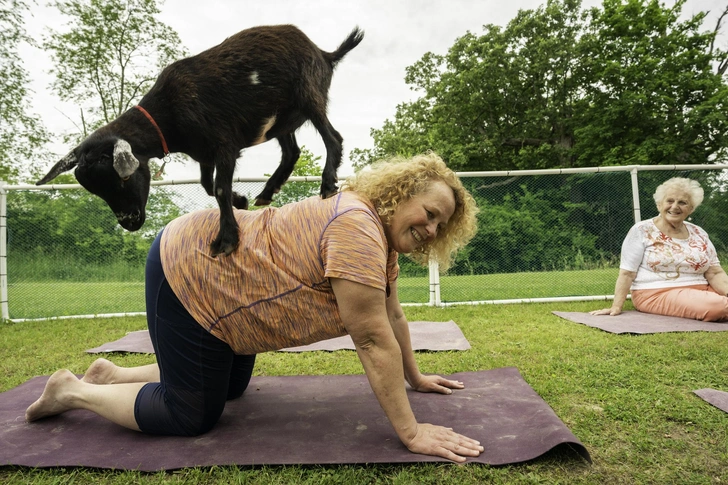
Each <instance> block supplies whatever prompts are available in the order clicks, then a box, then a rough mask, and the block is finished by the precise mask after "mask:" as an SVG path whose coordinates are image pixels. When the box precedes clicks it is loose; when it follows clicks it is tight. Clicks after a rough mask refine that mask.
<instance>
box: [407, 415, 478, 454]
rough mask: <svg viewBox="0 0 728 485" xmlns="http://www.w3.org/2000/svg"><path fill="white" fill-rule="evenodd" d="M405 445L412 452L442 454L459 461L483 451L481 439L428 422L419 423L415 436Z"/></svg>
mask: <svg viewBox="0 0 728 485" xmlns="http://www.w3.org/2000/svg"><path fill="white" fill-rule="evenodd" d="M405 445H406V446H407V448H408V449H409V450H410V451H411V452H412V453H420V454H422V455H432V456H440V457H442V458H447V459H448V460H452V461H456V462H458V463H462V462H464V461H465V460H466V459H467V458H468V457H469V456H479V455H480V454H481V453H482V452H483V447H482V446H481V445H480V442H479V441H475V440H474V439H471V438H468V437H467V436H463V435H461V434H459V433H456V432H455V431H453V430H452V428H445V427H444V426H435V425H433V424H428V423H418V424H417V433H416V434H415V437H414V438H412V440H411V441H410V442H409V443H405Z"/></svg>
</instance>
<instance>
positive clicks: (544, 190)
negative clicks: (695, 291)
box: [6, 167, 728, 319]
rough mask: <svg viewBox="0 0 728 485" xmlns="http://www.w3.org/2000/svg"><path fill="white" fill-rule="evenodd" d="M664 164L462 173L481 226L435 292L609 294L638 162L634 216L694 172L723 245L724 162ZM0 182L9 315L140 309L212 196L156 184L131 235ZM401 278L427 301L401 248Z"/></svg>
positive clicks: (99, 211) (701, 212)
mask: <svg viewBox="0 0 728 485" xmlns="http://www.w3.org/2000/svg"><path fill="white" fill-rule="evenodd" d="M612 168H613V169H614V167H612ZM664 168H665V167H662V168H661V169H659V170H655V167H639V170H636V169H634V168H633V169H632V170H630V168H629V167H626V168H623V170H624V171H608V172H593V171H592V172H587V173H556V171H540V172H545V173H537V174H534V173H529V172H528V171H527V172H509V173H508V174H499V173H479V174H467V173H463V174H461V176H462V180H463V183H464V184H465V185H466V186H467V187H468V188H469V190H470V191H471V193H472V194H473V196H474V197H475V199H476V201H477V203H478V206H479V208H480V213H479V215H478V221H479V229H478V233H477V235H476V237H475V238H474V239H473V241H472V242H471V244H470V245H469V246H468V247H467V248H465V250H464V251H462V252H461V254H459V255H458V258H457V260H456V262H455V264H454V266H453V267H452V269H451V270H450V271H449V273H448V274H447V275H443V276H442V277H441V280H440V284H441V287H440V295H441V299H442V301H443V302H471V301H484V300H507V299H533V298H549V297H552V298H553V297H574V296H598V295H611V294H612V293H613V288H614V281H615V278H616V275H617V267H618V264H619V253H620V249H621V244H622V240H623V238H624V236H625V234H626V233H627V231H628V230H629V228H630V227H631V226H632V224H634V217H635V210H636V207H635V204H634V200H633V186H632V182H633V179H634V178H633V175H634V173H635V172H636V174H637V176H636V180H637V186H638V194H639V206H638V207H639V213H640V215H641V219H646V218H649V217H654V216H655V215H656V214H657V210H656V207H655V203H654V200H653V199H652V194H653V193H654V190H655V188H656V187H657V186H658V185H659V184H660V183H662V182H664V181H665V180H667V179H668V178H670V177H675V176H681V177H689V178H694V179H696V180H698V181H699V182H700V183H701V185H702V186H703V188H704V189H705V200H704V202H703V204H702V205H701V206H700V207H698V208H697V210H696V211H695V213H694V214H693V215H692V216H691V221H692V222H694V223H696V224H698V225H700V226H701V227H703V228H704V229H705V230H707V231H708V233H709V234H710V236H711V239H712V241H713V243H714V244H715V246H716V248H717V250H718V252H719V253H720V254H728V247H727V246H728V220H726V218H728V210H726V209H728V207H726V205H727V204H728V203H727V202H726V200H725V197H724V195H725V191H726V180H725V177H724V176H723V174H724V172H723V171H722V169H721V170H717V169H715V168H716V167H711V168H712V169H705V167H703V168H702V169H692V168H684V167H680V169H679V170H676V169H673V170H665V169H664ZM532 172H535V171H532ZM473 175H477V176H473ZM262 186H263V182H259V181H254V182H245V181H243V182H236V184H235V190H236V191H238V192H240V193H244V194H247V195H248V196H249V197H250V198H251V199H253V196H255V195H256V194H257V193H258V192H259V191H260V190H261V189H262ZM56 187H57V186H56ZM6 189H7V190H6V197H7V199H6V207H7V220H6V223H7V236H6V240H7V244H6V248H7V304H8V305H7V306H8V316H9V317H10V318H11V319H28V318H31V319H32V318H46V317H57V316H66V315H89V314H104V313H129V312H143V311H144V296H143V286H144V284H143V281H144V261H145V259H146V253H147V250H148V249H149V246H150V245H151V242H152V240H153V239H154V237H155V236H156V234H157V233H158V231H159V230H161V229H162V228H163V227H164V225H165V224H166V223H167V222H168V221H170V220H172V219H174V218H175V217H178V216H179V215H181V214H184V213H187V212H189V211H192V210H195V209H199V208H204V207H216V206H217V205H216V202H215V200H214V199H213V198H211V197H209V196H208V195H207V194H206V193H205V192H204V190H203V189H202V188H201V187H200V185H199V184H198V183H196V182H190V183H178V182H175V183H174V185H154V186H153V187H152V191H151V195H150V200H149V204H148V207H147V214H148V216H147V217H148V219H147V222H146V223H145V225H144V227H143V228H142V230H140V231H138V232H135V233H129V232H126V231H124V230H123V229H122V228H121V227H120V226H119V225H118V224H117V223H116V219H115V218H114V216H113V214H112V213H111V210H110V209H109V208H108V207H107V206H106V204H105V203H104V202H103V201H102V200H101V199H99V198H97V197H95V196H93V195H91V194H89V193H88V192H86V191H85V190H84V189H82V188H73V189H60V188H51V189H44V190H37V189H31V188H30V187H28V186H15V187H14V186H7V187H6ZM317 190H318V183H316V182H311V181H296V180H295V179H294V180H292V181H289V182H288V184H286V186H285V187H284V189H283V191H282V192H281V194H279V197H278V200H277V202H276V203H277V204H282V203H287V202H292V201H294V200H297V199H300V198H302V197H305V196H308V195H314V194H316V193H317ZM212 236H213V235H211V237H212ZM211 277H214V275H212V276H211ZM398 286H399V289H400V291H399V293H400V297H401V299H402V301H403V302H405V303H427V302H428V301H430V295H429V291H430V288H429V286H430V280H429V278H428V269H427V268H422V267H420V266H418V265H417V264H416V263H414V262H412V261H410V260H409V259H407V258H406V256H401V257H400V280H399V285H398Z"/></svg>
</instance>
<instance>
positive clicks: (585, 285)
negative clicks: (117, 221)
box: [8, 269, 618, 319]
mask: <svg viewBox="0 0 728 485" xmlns="http://www.w3.org/2000/svg"><path fill="white" fill-rule="evenodd" d="M617 273H618V270H617V269H598V270H588V271H550V272H541V273H511V274H493V275H474V276H443V277H442V278H441V279H440V287H441V290H440V295H441V299H442V301H443V302H459V301H462V302H465V301H482V300H503V299H517V298H545V297H557V296H583V295H611V294H612V293H613V292H614V282H615V280H616V278H617ZM557 283H558V284H557ZM429 285H430V280H429V277H427V276H425V277H419V278H400V279H399V281H398V284H397V288H398V292H399V297H400V301H402V302H403V303H427V302H428V301H429V298H430V294H429V291H430V287H429ZM8 308H9V312H10V318H12V319H16V318H17V319H19V318H43V317H52V316H67V315H88V314H90V315H98V314H103V313H133V312H143V311H144V283H143V282H142V281H91V282H78V281H63V280H56V281H40V282H37V281H30V282H22V283H14V284H10V285H9V287H8Z"/></svg>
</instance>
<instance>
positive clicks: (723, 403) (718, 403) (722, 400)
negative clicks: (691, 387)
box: [693, 388, 728, 413]
mask: <svg viewBox="0 0 728 485" xmlns="http://www.w3.org/2000/svg"><path fill="white" fill-rule="evenodd" d="M693 392H694V393H695V394H697V395H698V396H699V397H700V398H701V399H702V400H704V401H706V402H709V403H710V404H712V405H713V406H715V407H717V408H718V409H720V410H721V411H725V412H726V413H728V392H725V391H718V390H715V389H710V388H706V389H698V390H697V391H693Z"/></svg>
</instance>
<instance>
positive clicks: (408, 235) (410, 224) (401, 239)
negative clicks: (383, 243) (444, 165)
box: [385, 181, 455, 254]
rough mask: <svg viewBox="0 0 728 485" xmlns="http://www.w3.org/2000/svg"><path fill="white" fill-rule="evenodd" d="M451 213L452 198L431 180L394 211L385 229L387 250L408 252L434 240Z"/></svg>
mask: <svg viewBox="0 0 728 485" xmlns="http://www.w3.org/2000/svg"><path fill="white" fill-rule="evenodd" d="M454 212H455V196H454V195H453V192H452V189H451V188H450V187H449V186H448V185H447V184H446V183H445V182H442V181H435V182H432V183H431V184H430V186H429V187H428V188H427V189H426V190H425V191H423V192H421V193H419V194H417V195H416V196H414V197H412V198H411V199H409V200H407V201H406V202H402V203H401V204H400V205H399V206H397V208H396V209H395V211H394V214H393V215H392V218H391V219H390V221H389V225H388V226H386V228H385V232H386V234H387V242H388V244H389V247H390V248H392V249H394V250H395V251H397V252H398V253H404V254H407V253H411V252H412V251H414V250H415V249H417V248H418V247H420V246H422V245H423V244H425V243H428V242H431V241H432V240H434V239H435V238H436V237H437V234H438V232H439V231H440V230H441V229H442V228H443V227H444V226H445V224H447V222H448V221H449V220H450V217H452V215H453V213H454Z"/></svg>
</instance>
